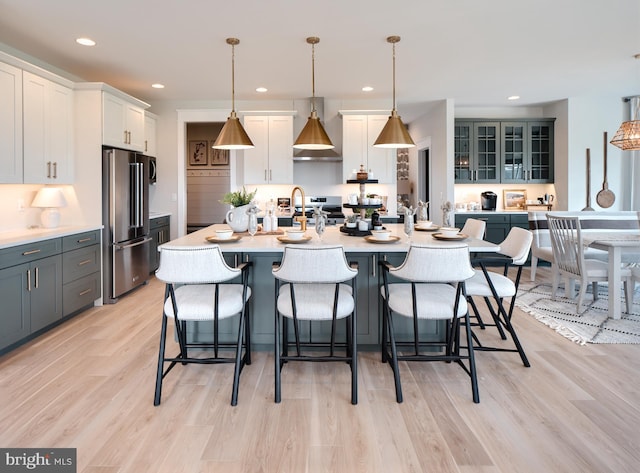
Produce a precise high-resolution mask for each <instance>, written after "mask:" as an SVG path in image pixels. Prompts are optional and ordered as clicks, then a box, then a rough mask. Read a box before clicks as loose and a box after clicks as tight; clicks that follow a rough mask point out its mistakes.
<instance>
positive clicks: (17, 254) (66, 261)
mask: <svg viewBox="0 0 640 473" xmlns="http://www.w3.org/2000/svg"><path fill="white" fill-rule="evenodd" d="M99 283H100V232H99V231H94V232H86V233H80V234H77V235H71V236H68V237H63V238H53V239H50V240H43V241H41V242H36V243H32V244H27V245H19V246H14V247H11V248H6V249H3V250H0V298H1V299H0V300H2V305H3V309H2V311H0V352H4V351H6V350H9V349H11V348H12V347H13V346H17V344H19V343H21V342H23V341H25V340H27V339H29V338H30V337H32V336H34V335H36V334H37V333H38V332H40V331H42V330H45V329H47V327H50V326H52V325H54V324H56V323H59V322H60V321H61V320H62V319H63V318H64V317H65V316H68V315H70V314H72V313H74V312H77V311H78V310H80V309H82V308H84V307H86V306H89V305H91V304H92V303H93V301H94V300H95V299H98V298H99V297H100V285H99Z"/></svg>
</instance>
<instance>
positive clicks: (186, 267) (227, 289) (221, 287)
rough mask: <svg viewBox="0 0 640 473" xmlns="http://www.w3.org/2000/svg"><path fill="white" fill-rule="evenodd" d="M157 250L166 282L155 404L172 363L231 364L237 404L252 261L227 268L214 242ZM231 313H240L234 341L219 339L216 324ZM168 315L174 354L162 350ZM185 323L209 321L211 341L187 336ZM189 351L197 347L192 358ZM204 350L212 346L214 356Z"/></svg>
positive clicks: (247, 356) (247, 357) (245, 359)
mask: <svg viewBox="0 0 640 473" xmlns="http://www.w3.org/2000/svg"><path fill="white" fill-rule="evenodd" d="M160 250H161V251H160V266H159V268H158V270H157V271H156V277H157V278H158V279H159V280H161V281H163V282H164V283H165V293H164V305H163V312H162V329H161V331H160V349H159V351H158V370H157V374H156V389H155V398H154V405H156V406H157V405H159V404H160V398H161V394H162V381H163V379H164V377H165V376H166V375H167V374H168V373H169V372H170V371H171V370H172V369H173V368H174V366H176V365H177V364H182V365H185V364H188V363H195V364H211V363H234V364H235V368H234V373H233V387H232V390H231V405H232V406H235V405H236V404H237V403H238V385H239V381H240V373H241V372H242V369H243V367H244V366H245V365H250V364H251V343H250V332H251V329H250V326H249V308H248V304H247V302H248V301H249V298H250V297H251V288H250V287H249V285H248V281H249V268H250V267H251V265H252V263H251V262H245V263H242V264H240V265H239V266H238V267H237V268H232V267H229V266H228V265H227V264H226V262H225V260H224V258H223V256H222V252H221V251H220V247H219V246H218V245H208V246H206V247H193V246H191V247H188V246H186V247H180V246H172V247H161V248H160ZM234 280H235V281H234ZM236 315H239V320H238V330H237V336H236V339H235V341H221V340H220V336H219V333H218V332H219V322H220V321H221V320H224V319H228V318H230V317H233V316H236ZM170 318H171V319H173V321H174V325H175V333H176V337H175V338H176V339H177V342H178V346H179V353H178V354H177V355H176V356H173V357H168V356H166V354H165V349H166V340H167V320H168V319H170ZM187 322H198V323H203V322H210V323H212V324H213V341H211V342H206V343H205V342H196V341H193V340H189V335H188V334H187ZM189 349H198V350H197V356H190V354H189ZM205 349H208V350H213V356H210V357H204V356H201V355H202V351H203V350H205ZM230 349H233V350H235V353H234V356H230V355H226V356H225V352H227V351H228V350H230ZM194 351H195V350H194ZM243 353H244V354H243ZM167 363H168V367H167V368H166V369H165V365H166V364H167Z"/></svg>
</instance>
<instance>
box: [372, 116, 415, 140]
mask: <svg viewBox="0 0 640 473" xmlns="http://www.w3.org/2000/svg"><path fill="white" fill-rule="evenodd" d="M415 145H416V144H415V143H414V142H413V140H412V139H411V135H409V132H408V131H407V127H405V126H404V123H402V120H401V119H400V117H399V116H398V113H397V112H396V111H395V110H392V111H391V116H390V117H389V120H387V124H386V125H385V126H384V128H383V129H382V131H381V132H380V135H378V139H377V140H376V141H375V143H373V146H375V147H376V148H411V147H413V146H415Z"/></svg>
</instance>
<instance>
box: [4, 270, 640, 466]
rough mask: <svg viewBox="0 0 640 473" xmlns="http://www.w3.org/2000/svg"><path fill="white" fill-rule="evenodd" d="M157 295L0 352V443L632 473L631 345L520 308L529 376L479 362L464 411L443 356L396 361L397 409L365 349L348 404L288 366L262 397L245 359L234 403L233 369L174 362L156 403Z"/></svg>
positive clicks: (328, 382) (129, 456)
mask: <svg viewBox="0 0 640 473" xmlns="http://www.w3.org/2000/svg"><path fill="white" fill-rule="evenodd" d="M539 271H540V274H541V276H543V277H544V275H545V271H547V270H546V269H545V268H542V269H541V270H539ZM523 277H524V278H528V277H529V275H528V272H526V274H524V275H523ZM162 296H163V287H162V285H161V284H160V283H159V282H158V281H156V280H152V281H151V282H150V284H149V285H147V286H145V287H142V288H141V289H139V290H138V291H136V292H135V293H133V294H131V295H129V296H127V297H125V298H123V299H122V300H121V301H120V302H119V303H118V304H115V305H109V306H104V307H96V308H93V309H91V310H89V311H87V312H84V313H83V314H81V315H79V316H77V317H75V318H74V319H72V320H70V321H68V322H67V323H65V324H63V325H61V326H60V327H58V328H56V329H55V330H53V331H51V332H49V333H47V334H45V335H44V336H42V337H40V338H38V339H36V340H34V341H32V342H30V343H29V344H27V345H25V346H23V347H21V348H19V349H17V350H15V351H13V352H12V353H9V354H7V355H5V356H3V357H1V358H0V426H2V427H1V429H0V445H1V446H3V447H39V448H40V447H75V448H77V449H78V463H79V465H78V472H79V473H80V472H81V473H141V472H154V473H176V472H186V473H206V472H225V473H240V472H243V473H244V472H256V473H258V472H261V473H263V472H264V473H268V472H292V473H300V472H311V473H316V472H333V473H335V472H350V473H351V472H362V473H383V472H427V471H428V472H459V473H469V472H483V473H512V472H535V473H539V472H578V471H579V472H598V473H603V472H612V473H613V472H615V473H621V472H635V471H637V470H638V464H639V463H640V448H639V447H640V376H639V375H638V374H639V373H640V345H587V346H579V345H577V344H575V343H572V342H570V341H569V340H566V339H565V338H563V337H561V336H560V335H557V334H556V333H555V332H553V331H552V330H551V329H549V328H548V327H546V326H544V325H542V324H541V323H539V322H537V321H535V320H534V319H533V318H532V317H531V316H528V315H526V314H524V313H522V312H519V311H518V312H517V313H516V314H515V316H514V324H515V326H516V327H517V329H518V333H519V335H520V338H521V341H522V343H523V345H524V347H525V350H526V352H527V355H528V357H529V360H530V362H531V368H525V367H524V366H523V365H522V363H521V362H520V359H519V357H518V355H517V354H515V353H490V352H479V353H477V355H476V356H477V366H478V371H479V386H480V401H481V402H480V404H477V405H476V404H473V402H472V400H471V389H470V386H469V380H468V377H467V376H466V375H465V374H464V372H463V371H462V370H461V369H460V368H459V367H457V366H456V365H454V364H446V363H404V364H402V365H401V374H402V384H403V391H404V398H405V400H404V403H403V404H397V403H396V401H395V394H394V389H393V376H392V372H391V370H390V369H389V367H388V366H387V365H385V364H382V363H381V362H380V356H379V354H378V352H361V353H360V354H359V391H360V396H359V404H358V405H357V406H352V405H351V404H350V402H349V401H350V373H349V368H348V366H347V365H346V364H344V365H343V364H336V363H332V364H327V363H324V364H323V363H305V364H295V363H290V364H289V365H287V366H286V367H285V369H284V370H283V387H282V398H283V399H282V403H281V404H275V403H274V402H273V369H274V368H273V355H272V354H271V353H270V352H255V353H254V354H253V363H252V365H250V366H247V367H246V368H245V370H244V372H243V374H242V377H241V381H240V395H239V403H238V406H237V407H231V406H230V405H229V401H230V395H231V380H232V369H233V367H232V366H231V365H218V366H206V365H203V366H196V365H190V366H177V367H176V368H175V369H174V370H173V371H172V372H171V373H170V374H169V375H168V377H167V378H166V380H165V385H164V390H163V398H162V404H161V405H160V406H158V407H154V406H153V389H154V382H155V368H156V362H157V349H158V338H159V331H160V314H161V304H162ZM479 335H480V337H481V339H482V340H483V341H484V342H486V343H489V344H491V343H502V342H500V341H499V340H498V337H497V335H496V334H495V333H494V332H493V331H492V330H491V329H488V330H487V331H485V332H482V333H479ZM170 346H171V347H172V348H173V344H172V343H170Z"/></svg>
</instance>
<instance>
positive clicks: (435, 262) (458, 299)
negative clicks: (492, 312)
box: [379, 243, 480, 403]
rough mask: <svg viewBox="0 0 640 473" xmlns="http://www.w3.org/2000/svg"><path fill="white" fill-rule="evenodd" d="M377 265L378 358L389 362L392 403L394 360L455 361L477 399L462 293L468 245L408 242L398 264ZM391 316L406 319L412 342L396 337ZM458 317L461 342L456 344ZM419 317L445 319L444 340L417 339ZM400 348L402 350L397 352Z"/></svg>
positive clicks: (396, 377)
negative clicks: (463, 339)
mask: <svg viewBox="0 0 640 473" xmlns="http://www.w3.org/2000/svg"><path fill="white" fill-rule="evenodd" d="M379 265H380V266H381V268H382V280H383V283H382V285H381V287H380V296H381V298H382V302H383V312H382V315H383V320H382V344H381V348H382V362H383V363H386V362H389V365H390V367H391V369H392V371H393V377H394V382H395V390H396V401H397V402H398V403H401V402H402V401H403V396H402V385H401V381H400V368H399V364H398V362H399V361H446V362H452V361H455V362H456V363H457V364H459V365H460V366H461V367H462V368H463V370H464V371H465V372H466V373H467V374H468V375H469V377H470V378H471V391H472V397H473V402H475V403H478V402H480V396H479V392H478V379H477V374H476V365H475V360H474V354H473V339H472V335H471V325H470V322H469V310H468V306H467V302H466V296H465V281H466V280H467V279H469V278H470V277H472V276H473V268H472V267H471V262H470V259H469V247H468V246H467V245H465V244H460V243H456V244H451V245H447V246H430V245H425V244H417V243H412V244H411V246H410V247H409V251H408V252H407V255H406V257H405V260H404V262H403V263H402V264H400V266H397V267H393V266H392V265H391V264H390V263H389V262H387V261H380V263H379ZM396 316H399V317H403V318H405V319H409V320H411V322H412V323H411V324H409V325H412V327H413V340H408V339H406V338H404V339H402V338H398V336H396V327H395V325H396V324H395V323H394V319H395V317H396ZM461 320H462V321H463V322H462V323H464V327H465V332H466V339H467V343H466V346H463V345H461V343H460V330H461ZM420 321H423V322H424V321H444V324H445V326H446V329H445V330H444V334H445V337H444V338H445V340H437V341H430V340H420V337H419V332H420V331H419V323H420ZM398 322H399V321H398ZM408 330H409V329H408ZM403 348H406V351H402V352H400V351H399V349H403ZM389 350H390V351H389ZM463 350H464V351H466V353H463ZM465 360H466V364H465Z"/></svg>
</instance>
